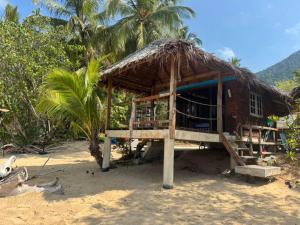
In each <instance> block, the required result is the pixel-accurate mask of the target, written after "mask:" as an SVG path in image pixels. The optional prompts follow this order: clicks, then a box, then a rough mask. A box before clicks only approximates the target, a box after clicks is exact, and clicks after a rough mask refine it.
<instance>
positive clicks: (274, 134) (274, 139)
mask: <svg viewBox="0 0 300 225" xmlns="http://www.w3.org/2000/svg"><path fill="white" fill-rule="evenodd" d="M273 141H274V143H275V144H276V143H277V138H276V131H275V130H274V131H273Z"/></svg>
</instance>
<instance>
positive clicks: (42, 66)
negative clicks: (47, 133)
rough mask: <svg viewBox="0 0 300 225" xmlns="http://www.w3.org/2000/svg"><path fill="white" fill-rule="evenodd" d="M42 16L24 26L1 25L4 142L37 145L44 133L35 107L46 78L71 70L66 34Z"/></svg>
mask: <svg viewBox="0 0 300 225" xmlns="http://www.w3.org/2000/svg"><path fill="white" fill-rule="evenodd" d="M48 22H49V21H48V20H47V19H45V18H41V17H39V16H31V17H28V18H27V19H26V20H25V21H24V23H23V24H16V23H13V22H8V21H6V22H0V52H1V54H0V68H1V71H0V105H1V107H5V108H8V109H9V110H10V112H9V113H7V114H6V116H5V118H4V121H3V125H2V127H1V128H0V130H1V132H2V133H6V134H9V135H6V139H5V140H3V139H2V142H9V141H14V142H15V143H16V144H21V145H22V144H26V143H32V142H34V141H38V139H39V137H40V135H41V133H43V130H44V129H45V126H44V124H45V123H44V122H43V121H41V120H40V118H39V117H38V115H37V113H36V112H35V109H34V106H35V104H36V101H37V96H38V95H39V91H40V85H41V83H42V81H43V78H44V76H45V75H46V74H47V73H48V72H49V71H50V70H52V69H53V68H55V67H57V66H64V67H66V68H69V67H71V63H70V60H69V58H68V56H67V53H66V51H65V42H64V40H63V37H64V34H63V33H62V31H61V30H59V29H55V28H53V27H51V26H49V25H48Z"/></svg>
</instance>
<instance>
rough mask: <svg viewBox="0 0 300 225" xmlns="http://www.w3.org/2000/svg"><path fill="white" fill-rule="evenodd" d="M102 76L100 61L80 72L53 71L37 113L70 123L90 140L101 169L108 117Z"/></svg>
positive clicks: (93, 153)
mask: <svg viewBox="0 0 300 225" xmlns="http://www.w3.org/2000/svg"><path fill="white" fill-rule="evenodd" d="M99 74H100V63H99V62H98V61H96V60H92V61H91V62H90V63H89V65H88V67H87V68H82V69H80V70H78V71H77V72H71V71H67V70H64V69H55V70H53V71H52V72H51V73H50V74H49V75H48V76H47V77H46V79H45V81H44V85H43V92H42V95H41V97H40V99H39V102H38V104H37V107H36V109H37V111H38V112H41V113H44V114H45V115H47V116H49V117H50V118H55V119H58V120H61V121H69V122H70V124H71V128H72V130H73V131H74V133H75V134H84V135H85V136H86V137H87V138H88V140H89V143H90V152H91V155H92V156H94V157H95V159H96V161H97V163H98V164H99V166H101V164H102V156H101V152H100V151H99V132H100V129H101V121H102V120H101V117H102V116H104V115H105V114H104V113H103V111H104V110H103V109H104V107H103V105H102V101H101V98H100V97H99V95H98V93H99V89H100V87H99V86H98V85H97V83H98V80H99Z"/></svg>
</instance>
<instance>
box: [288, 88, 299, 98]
mask: <svg viewBox="0 0 300 225" xmlns="http://www.w3.org/2000/svg"><path fill="white" fill-rule="evenodd" d="M290 95H291V96H292V98H293V99H294V100H296V99H299V98H300V86H299V87H296V88H294V89H293V90H292V92H291V94H290Z"/></svg>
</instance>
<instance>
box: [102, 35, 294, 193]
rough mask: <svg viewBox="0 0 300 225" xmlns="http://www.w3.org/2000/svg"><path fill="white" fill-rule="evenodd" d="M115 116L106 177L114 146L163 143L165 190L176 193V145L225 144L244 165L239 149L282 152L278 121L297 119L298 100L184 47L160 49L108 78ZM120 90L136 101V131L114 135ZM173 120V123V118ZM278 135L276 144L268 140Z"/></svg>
mask: <svg viewBox="0 0 300 225" xmlns="http://www.w3.org/2000/svg"><path fill="white" fill-rule="evenodd" d="M102 74H103V76H102V80H101V82H102V83H104V84H106V85H107V91H108V94H107V96H108V110H107V121H106V140H105V147H104V150H103V157H104V161H103V169H104V170H107V169H108V168H109V158H110V149H111V138H113V137H119V138H135V139H163V140H164V165H163V186H164V187H166V188H168V187H169V188H170V187H172V185H173V167H174V143H175V140H182V141H192V142H210V143H220V142H221V143H223V144H224V146H225V147H226V149H227V151H228V152H229V153H230V155H231V157H232V159H234V160H235V161H236V163H237V164H239V165H244V164H245V163H244V161H243V160H242V158H241V157H240V156H239V154H238V153H237V151H238V149H234V147H233V145H232V142H233V141H235V140H236V141H237V139H239V141H240V142H241V141H244V142H245V143H246V144H248V146H249V148H252V145H255V144H260V146H263V145H268V144H276V143H275V142H276V128H274V127H272V128H271V127H267V124H266V120H267V117H268V116H270V115H278V116H284V115H287V114H289V108H290V107H291V101H292V100H291V98H290V97H289V96H288V95H285V94H283V93H281V92H280V91H278V90H277V89H276V88H274V87H271V86H269V85H267V84H265V83H263V82H262V81H260V80H258V79H257V78H256V77H255V75H254V74H253V73H251V72H250V71H248V70H246V69H241V68H238V67H235V66H233V65H231V64H230V63H228V62H225V61H223V60H221V59H219V58H217V57H215V56H214V55H212V54H209V53H206V52H205V51H203V50H201V49H199V48H197V47H195V46H194V45H193V44H192V43H189V42H186V41H183V40H162V41H156V42H154V43H152V44H150V45H148V46H147V47H145V48H143V49H141V50H139V51H137V52H135V53H133V54H131V55H129V56H128V57H126V58H124V59H123V60H121V61H120V62H118V63H116V64H114V65H112V66H110V67H109V68H107V69H106V70H104V71H103V73H102ZM112 88H121V89H125V90H127V91H131V92H133V93H135V94H136V95H135V96H136V98H134V99H133V101H132V112H131V118H130V123H129V128H128V130H115V129H111V127H110V115H111V113H110V111H111V109H110V108H111V97H112ZM166 114H167V115H166ZM266 130H267V131H268V132H273V133H274V134H273V137H274V139H273V141H269V142H268V143H267V142H266V141H264V140H263V139H262V135H263V134H262V133H263V132H265V131H266Z"/></svg>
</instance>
